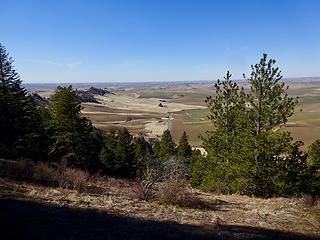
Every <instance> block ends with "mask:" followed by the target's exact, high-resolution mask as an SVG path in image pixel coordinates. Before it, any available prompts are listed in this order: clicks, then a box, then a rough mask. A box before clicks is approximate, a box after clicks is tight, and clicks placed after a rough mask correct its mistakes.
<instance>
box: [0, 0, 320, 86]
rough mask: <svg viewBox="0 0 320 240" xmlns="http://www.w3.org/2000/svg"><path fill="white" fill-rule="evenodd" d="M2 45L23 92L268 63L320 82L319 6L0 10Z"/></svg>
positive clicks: (38, 4) (42, 4) (277, 0)
mask: <svg viewBox="0 0 320 240" xmlns="http://www.w3.org/2000/svg"><path fill="white" fill-rule="evenodd" d="M0 8H1V14H0V22H1V24H0V42H1V43H2V44H3V45H5V46H6V48H7V50H8V52H9V53H10V55H11V56H12V57H13V58H14V59H15V67H16V69H17V71H18V72H19V74H20V75H21V78H22V79H23V80H24V82H25V83H31V82H108V81H174V80H215V79H217V78H221V77H222V76H223V75H224V74H225V72H226V71H227V70H230V71H231V72H232V73H233V76H234V78H241V76H242V73H247V74H248V73H249V72H250V64H253V63H256V62H257V61H258V60H259V58H260V57H261V55H262V53H264V52H266V53H268V54H269V56H270V57H272V58H275V59H277V61H278V65H279V67H280V68H281V69H282V72H283V75H284V76H285V77H301V76H320V1H316V0H315V1H311V0H300V1H294V0H288V1H286V0H267V1H259V0H251V1H250V0H242V1H240V0H234V1H231V0H229V1H227V0H224V1H223V0H221V1H215V0H207V1H206V0H100V1H98V0H83V1H81V0H77V1H71V0H51V1H49V0H48V1H45V0H39V1H35V0H26V1H17V0H0Z"/></svg>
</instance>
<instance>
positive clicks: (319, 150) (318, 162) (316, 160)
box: [308, 139, 320, 169]
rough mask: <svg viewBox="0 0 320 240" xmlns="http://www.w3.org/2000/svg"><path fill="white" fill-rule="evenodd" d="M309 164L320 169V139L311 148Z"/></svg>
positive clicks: (309, 149)
mask: <svg viewBox="0 0 320 240" xmlns="http://www.w3.org/2000/svg"><path fill="white" fill-rule="evenodd" d="M308 163H309V165H311V166H316V167H317V168H319V169H320V139H317V140H316V141H314V142H313V143H312V144H311V145H310V146H309V148H308Z"/></svg>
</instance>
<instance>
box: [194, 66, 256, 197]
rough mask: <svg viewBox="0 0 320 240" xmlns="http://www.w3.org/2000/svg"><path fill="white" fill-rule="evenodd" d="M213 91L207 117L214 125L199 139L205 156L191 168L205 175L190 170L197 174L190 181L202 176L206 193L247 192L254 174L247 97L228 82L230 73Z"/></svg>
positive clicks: (209, 99)
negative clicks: (207, 191)
mask: <svg viewBox="0 0 320 240" xmlns="http://www.w3.org/2000/svg"><path fill="white" fill-rule="evenodd" d="M215 90H216V94H215V96H214V97H211V96H209V97H207V99H206V103H207V105H208V107H209V109H210V115H209V116H208V117H209V119H210V120H211V121H212V123H213V131H210V132H208V133H207V136H206V137H202V139H203V147H204V148H205V150H206V151H207V153H208V156H207V157H206V158H203V157H200V158H199V160H197V161H195V162H196V164H195V165H194V166H193V168H199V169H203V170H204V171H205V172H203V173H200V172H199V170H197V169H192V172H193V173H195V172H196V173H197V174H196V175H195V174H193V178H194V176H201V175H202V176H201V179H202V183H201V186H202V187H203V188H205V189H207V190H208V189H210V190H218V191H222V192H239V191H240V192H246V191H247V189H248V186H250V184H251V182H252V175H253V169H252V162H251V161H250V159H251V154H252V144H251V143H252V136H251V135H250V126H251V125H250V119H249V118H248V116H247V110H248V109H247V104H246V102H245V97H246V94H245V92H244V90H243V89H240V88H239V86H238V85H237V84H236V83H235V82H233V81H232V80H231V74H230V72H229V71H228V72H227V74H226V76H225V77H224V80H223V81H220V80H218V81H217V83H216V84H215ZM199 161H201V162H202V163H201V162H199ZM197 179H198V177H197ZM197 179H192V182H197V183H198V184H199V180H197Z"/></svg>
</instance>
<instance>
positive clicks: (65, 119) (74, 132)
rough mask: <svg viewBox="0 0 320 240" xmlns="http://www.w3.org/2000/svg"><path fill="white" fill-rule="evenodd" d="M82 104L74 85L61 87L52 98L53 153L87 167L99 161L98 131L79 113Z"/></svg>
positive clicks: (59, 158) (50, 125) (57, 157)
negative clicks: (73, 87)
mask: <svg viewBox="0 0 320 240" xmlns="http://www.w3.org/2000/svg"><path fill="white" fill-rule="evenodd" d="M80 111H81V105H80V102H79V101H78V99H77V96H76V93H75V90H73V89H72V86H69V87H58V88H57V91H56V93H55V94H54V95H53V96H52V97H51V98H50V102H49V114H50V121H49V128H51V130H50V131H51V132H52V133H53V134H52V136H51V145H50V152H49V154H50V156H51V158H53V159H55V160H64V161H66V162H67V163H69V164H73V165H76V166H81V167H84V168H87V167H92V166H94V165H95V164H97V160H98V153H99V151H98V150H99V149H98V148H97V146H99V143H98V138H97V133H96V132H95V131H94V128H93V126H92V124H91V122H90V121H89V120H87V119H86V118H84V117H82V116H81V115H80Z"/></svg>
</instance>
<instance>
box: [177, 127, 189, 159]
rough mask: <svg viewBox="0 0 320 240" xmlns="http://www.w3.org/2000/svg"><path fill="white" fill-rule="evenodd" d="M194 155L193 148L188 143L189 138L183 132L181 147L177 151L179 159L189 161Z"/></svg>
mask: <svg viewBox="0 0 320 240" xmlns="http://www.w3.org/2000/svg"><path fill="white" fill-rule="evenodd" d="M191 155H192V148H191V146H190V144H189V142H188V136H187V133H186V132H185V131H183V133H182V135H181V138H180V140H179V146H178V151H177V157H178V158H179V159H182V160H187V161H188V160H189V159H190V157H191Z"/></svg>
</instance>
